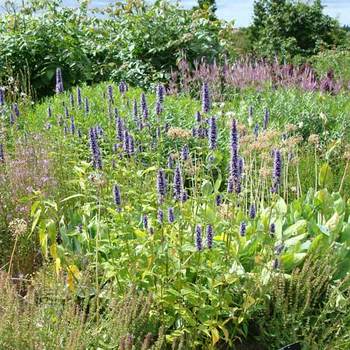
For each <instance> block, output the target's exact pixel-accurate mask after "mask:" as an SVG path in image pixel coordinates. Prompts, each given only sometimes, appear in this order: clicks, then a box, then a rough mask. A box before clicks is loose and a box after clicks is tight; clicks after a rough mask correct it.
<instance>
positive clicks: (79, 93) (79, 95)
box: [77, 87, 83, 108]
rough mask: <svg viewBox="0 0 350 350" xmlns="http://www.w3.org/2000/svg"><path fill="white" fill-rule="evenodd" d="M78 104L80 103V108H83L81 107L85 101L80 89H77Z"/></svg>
mask: <svg viewBox="0 0 350 350" xmlns="http://www.w3.org/2000/svg"><path fill="white" fill-rule="evenodd" d="M77 103H78V106H79V108H81V105H82V104H83V100H82V97H81V90H80V88H79V87H78V88H77Z"/></svg>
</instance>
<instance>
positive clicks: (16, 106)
mask: <svg viewBox="0 0 350 350" xmlns="http://www.w3.org/2000/svg"><path fill="white" fill-rule="evenodd" d="M12 110H13V113H14V114H15V116H16V118H18V117H19V115H20V112H19V108H18V104H17V103H14V104H13V106H12Z"/></svg>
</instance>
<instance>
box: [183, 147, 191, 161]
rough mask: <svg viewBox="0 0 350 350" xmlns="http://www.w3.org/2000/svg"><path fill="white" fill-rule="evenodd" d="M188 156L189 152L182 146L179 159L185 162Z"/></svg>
mask: <svg viewBox="0 0 350 350" xmlns="http://www.w3.org/2000/svg"><path fill="white" fill-rule="evenodd" d="M189 154H190V150H189V148H188V146H187V145H185V146H183V147H182V150H181V159H182V160H183V161H186V160H187V159H188V157H189Z"/></svg>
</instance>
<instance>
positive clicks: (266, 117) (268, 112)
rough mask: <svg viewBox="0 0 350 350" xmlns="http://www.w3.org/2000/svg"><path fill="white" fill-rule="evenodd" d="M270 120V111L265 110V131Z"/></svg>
mask: <svg viewBox="0 0 350 350" xmlns="http://www.w3.org/2000/svg"><path fill="white" fill-rule="evenodd" d="M269 120H270V111H269V110H268V109H267V108H265V115H264V126H263V128H264V130H266V129H267V126H268V124H269Z"/></svg>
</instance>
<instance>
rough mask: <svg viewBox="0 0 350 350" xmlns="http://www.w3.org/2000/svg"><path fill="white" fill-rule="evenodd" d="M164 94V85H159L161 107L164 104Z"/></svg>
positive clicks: (158, 93)
mask: <svg viewBox="0 0 350 350" xmlns="http://www.w3.org/2000/svg"><path fill="white" fill-rule="evenodd" d="M164 93H165V88H164V85H162V84H158V85H157V102H159V103H160V104H161V105H162V104H163V102H164Z"/></svg>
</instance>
